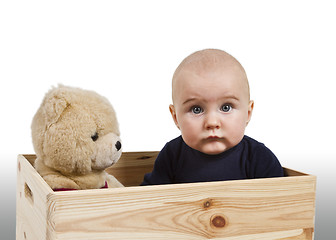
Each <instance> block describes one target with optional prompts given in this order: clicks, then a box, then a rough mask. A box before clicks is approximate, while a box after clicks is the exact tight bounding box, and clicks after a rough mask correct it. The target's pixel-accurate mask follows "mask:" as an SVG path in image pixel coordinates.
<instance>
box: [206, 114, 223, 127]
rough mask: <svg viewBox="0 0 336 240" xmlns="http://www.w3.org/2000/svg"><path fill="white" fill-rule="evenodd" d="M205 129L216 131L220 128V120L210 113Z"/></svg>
mask: <svg viewBox="0 0 336 240" xmlns="http://www.w3.org/2000/svg"><path fill="white" fill-rule="evenodd" d="M205 128H206V129H216V128H220V121H219V118H218V117H217V116H216V114H214V113H209V114H208V115H207V116H206V120H205Z"/></svg>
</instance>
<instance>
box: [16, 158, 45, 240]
mask: <svg viewBox="0 0 336 240" xmlns="http://www.w3.org/2000/svg"><path fill="white" fill-rule="evenodd" d="M17 164H18V165H17V187H16V239H17V240H40V239H41V240H45V239H46V236H47V222H46V219H47V210H46V196H47V195H48V194H49V193H50V192H51V189H50V188H49V186H48V185H47V183H46V182H44V181H43V179H42V178H41V176H40V175H39V174H38V173H37V172H36V171H35V169H34V168H33V167H32V165H31V163H30V162H28V161H27V159H26V158H25V157H24V156H22V155H19V156H18V161H17Z"/></svg>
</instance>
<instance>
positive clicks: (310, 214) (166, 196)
mask: <svg viewBox="0 0 336 240" xmlns="http://www.w3.org/2000/svg"><path fill="white" fill-rule="evenodd" d="M48 200H49V201H50V202H53V204H49V205H50V206H52V207H53V209H49V210H50V214H48V216H49V217H50V219H49V221H50V222H54V223H55V226H54V227H55V231H56V232H57V239H64V240H65V239H69V240H70V239H71V240H76V239H95V240H99V239H263V238H261V237H262V236H266V237H264V239H312V233H313V231H314V215H315V177H313V176H300V177H291V178H272V179H254V180H240V181H227V182H212V183H193V184H176V185H165V186H146V187H129V188H121V189H105V190H103V189H101V190H85V191H74V192H70V193H56V194H54V195H50V196H49V199H48ZM256 236H257V237H256ZM270 236H273V238H271V237H270ZM241 237H244V238H241Z"/></svg>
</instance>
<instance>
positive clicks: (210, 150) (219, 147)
mask: <svg viewBox="0 0 336 240" xmlns="http://www.w3.org/2000/svg"><path fill="white" fill-rule="evenodd" d="M228 149H229V147H228V146H226V145H225V144H223V143H222V142H212V143H207V144H203V145H202V146H200V147H199V148H198V149H197V148H196V150H198V151H200V152H202V153H205V154H208V155H217V154H220V153H223V152H225V151H226V150H228Z"/></svg>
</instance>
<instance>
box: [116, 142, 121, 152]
mask: <svg viewBox="0 0 336 240" xmlns="http://www.w3.org/2000/svg"><path fill="white" fill-rule="evenodd" d="M115 147H116V149H117V151H119V150H120V149H121V142H119V141H118V142H116V144H115Z"/></svg>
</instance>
